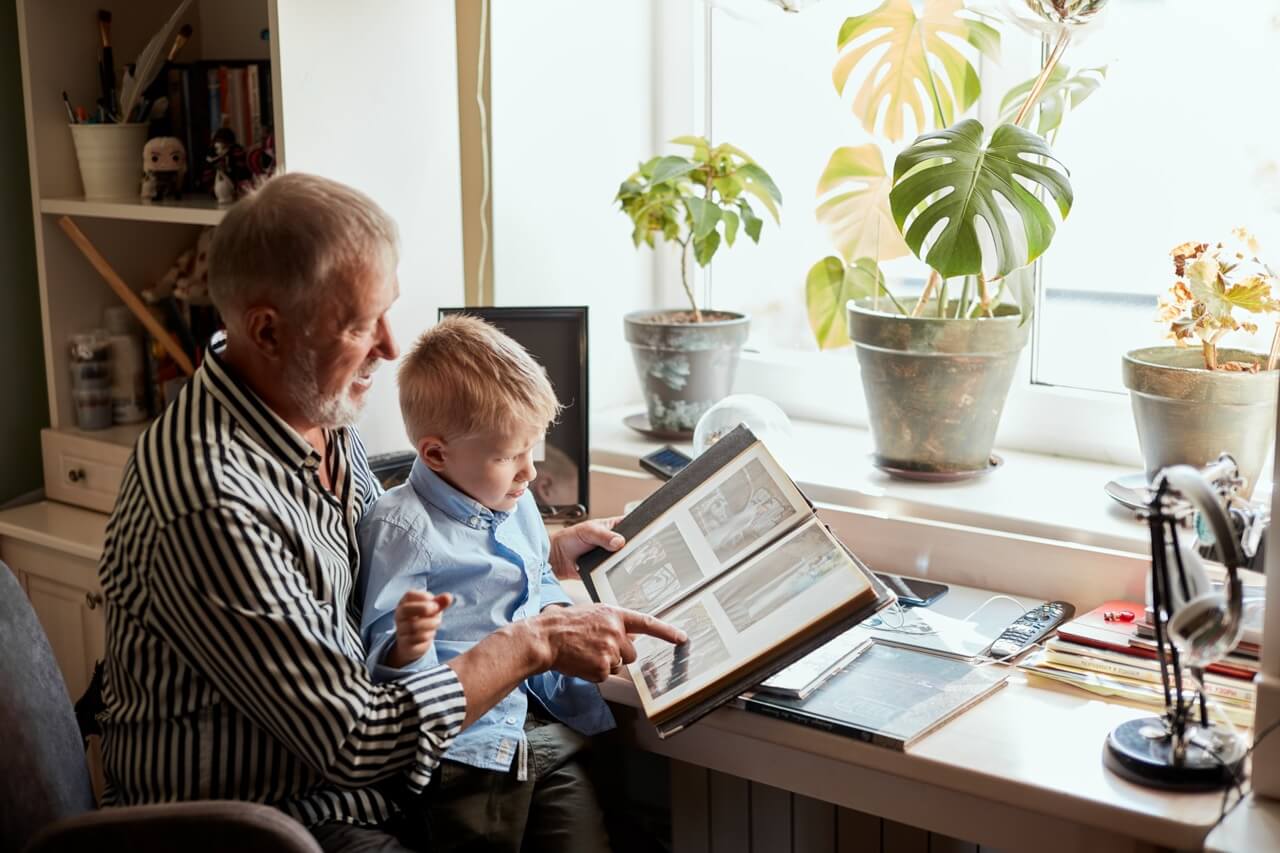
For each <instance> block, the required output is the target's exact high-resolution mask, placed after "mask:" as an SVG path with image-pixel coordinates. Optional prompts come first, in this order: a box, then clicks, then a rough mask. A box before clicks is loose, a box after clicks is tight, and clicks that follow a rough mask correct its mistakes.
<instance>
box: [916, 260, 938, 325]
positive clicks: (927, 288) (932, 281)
mask: <svg viewBox="0 0 1280 853" xmlns="http://www.w3.org/2000/svg"><path fill="white" fill-rule="evenodd" d="M941 278H942V276H940V275H938V271H937V270H932V269H931V270H929V280H928V281H927V282H925V285H924V290H922V291H920V298H919V299H917V300H916V307H914V308H912V309H911V316H912V317H919V316H920V312H921V311H923V310H924V304H925V303H926V302H928V301H929V297H930V296H932V295H933V289H934V288H935V287H937V285H938V281H939V280H940V279H941Z"/></svg>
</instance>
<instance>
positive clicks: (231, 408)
mask: <svg viewBox="0 0 1280 853" xmlns="http://www.w3.org/2000/svg"><path fill="white" fill-rule="evenodd" d="M396 263H397V237H396V229H395V225H394V223H393V222H392V221H391V219H390V218H389V217H388V216H387V215H386V213H385V212H383V211H382V210H381V209H380V208H379V207H378V206H377V205H376V204H374V202H373V201H372V200H370V199H369V198H368V197H366V196H365V195H363V194H362V193H359V192H357V191H355V190H353V189H351V188H349V187H345V186H342V185H341V184H337V183H335V182H332V181H328V180H325V179H322V178H317V177H314V176H309V175H301V174H296V175H285V176H283V177H279V178H276V179H274V180H272V181H270V182H268V183H267V185H266V186H265V187H263V188H262V189H261V190H259V191H258V192H257V193H256V194H254V195H253V196H250V197H249V198H248V199H246V200H244V201H241V202H240V203H239V204H237V205H236V206H235V207H233V208H232V209H231V210H230V211H228V213H227V215H226V217H225V218H224V220H223V222H222V223H221V224H220V225H219V226H218V230H217V232H216V233H215V235H214V240H213V246H212V250H211V258H210V276H209V278H210V280H209V286H210V292H211V294H212V296H213V299H214V301H215V303H216V304H217V306H218V308H219V310H220V312H221V313H222V315H223V318H224V320H225V322H226V325H227V333H226V340H225V346H215V347H214V348H213V349H212V350H211V351H210V352H209V354H208V355H207V357H206V359H205V362H204V364H203V365H202V366H201V367H200V369H199V370H198V371H197V372H196V375H195V376H194V377H193V378H192V380H191V382H190V383H189V384H188V385H187V387H186V388H184V389H183V391H182V392H181V394H180V395H179V396H178V398H177V399H176V400H174V402H173V403H172V404H171V405H170V406H169V407H168V408H167V409H166V410H165V412H164V413H163V414H162V415H161V416H160V418H159V419H158V420H157V421H156V422H155V423H154V424H153V425H152V426H151V427H150V428H149V429H148V430H147V431H146V432H145V433H144V434H143V435H142V437H141V438H140V439H139V441H138V444H137V446H136V448H135V450H134V454H133V456H132V458H131V460H130V462H129V465H128V466H127V469H126V471H125V477H124V481H123V483H122V486H121V492H120V497H119V500H118V501H117V503H116V507H115V510H114V512H113V513H112V515H111V519H110V522H109V523H108V528H107V542H106V547H105V550H104V553H103V557H102V563H101V566H100V569H99V572H100V575H101V578H102V584H103V590H104V593H105V595H106V598H107V611H106V612H107V661H106V679H105V687H104V701H105V703H106V711H105V713H104V715H103V721H104V722H103V729H104V740H103V746H104V757H105V764H106V770H107V791H106V801H107V802H108V803H120V804H126V803H139V802H156V801H172V800H187V799H205V798H228V799H249V800H257V801H261V802H267V803H271V804H273V805H276V806H278V807H279V808H281V809H282V810H284V811H285V812H287V813H289V814H291V815H293V816H294V817H296V818H298V819H299V820H301V821H302V822H303V823H304V824H306V825H307V826H308V827H310V828H311V829H312V831H313V833H314V834H315V835H316V837H317V838H318V839H320V841H321V843H322V845H323V846H325V847H326V848H327V849H333V850H338V849H353V848H356V847H359V848H360V849H378V850H398V849H415V848H418V849H421V848H422V846H423V845H424V843H425V841H424V839H422V838H421V836H420V835H419V834H418V832H417V831H416V830H414V829H413V827H414V826H416V825H417V824H416V823H410V822H406V821H401V820H400V819H399V818H398V816H397V809H396V806H395V805H394V801H393V799H392V795H391V794H390V793H389V792H390V791H393V790H399V789H400V788H407V789H408V790H409V791H410V792H421V791H422V790H423V789H425V787H426V785H427V783H428V782H429V781H430V779H431V775H432V772H433V771H434V769H435V767H436V765H437V762H438V760H439V757H440V755H441V754H442V753H443V752H444V751H445V749H446V748H447V747H448V746H449V744H450V743H451V741H452V740H453V738H454V737H455V736H456V735H457V733H458V732H459V731H460V730H461V729H462V728H464V727H465V726H467V725H468V724H470V723H471V722H472V721H473V720H476V719H478V718H479V717H480V716H482V715H483V714H484V713H485V712H486V711H487V710H488V709H489V708H490V707H492V706H493V705H494V704H495V703H496V702H497V701H498V700H499V699H501V698H502V697H504V696H506V695H507V694H508V693H509V692H511V691H512V690H513V689H515V688H516V687H517V686H518V685H519V684H520V682H522V681H523V680H524V679H525V678H527V677H528V676H530V675H532V674H534V673H537V672H542V671H545V670H549V669H555V670H558V671H560V672H564V673H566V674H569V675H576V676H580V677H584V678H589V679H592V680H595V681H600V680H603V679H604V678H605V677H606V676H607V675H608V673H609V672H610V671H611V670H616V668H617V667H619V666H620V665H621V664H622V663H624V662H630V661H632V660H634V659H635V649H634V647H633V646H632V644H631V641H630V640H629V639H628V633H632V634H634V633H647V634H652V635H653V636H656V637H661V638H663V639H666V640H668V641H671V642H680V641H683V639H684V637H683V635H682V634H680V633H679V632H678V631H677V630H676V629H674V628H671V627H670V626H667V625H665V624H663V623H661V622H658V621H656V620H654V619H653V618H651V617H648V616H644V615H642V614H638V613H632V612H629V611H623V610H618V609H613V608H608V607H604V606H579V607H554V608H550V609H548V610H547V611H545V612H543V613H542V614H540V615H539V616H537V617H534V618H532V619H529V620H524V621H520V622H517V623H515V624H512V625H509V626H507V627H505V628H503V629H501V630H499V631H496V632H495V633H494V634H492V635H490V636H489V637H488V638H487V639H486V640H484V641H482V642H481V643H479V644H478V645H476V647H475V648H474V649H472V650H471V651H469V652H467V653H466V654H464V655H461V656H460V657H458V658H455V659H454V660H452V661H450V662H449V663H448V664H447V665H444V666H439V667H436V668H433V669H430V670H427V671H423V672H420V673H415V674H414V675H412V676H409V677H407V678H405V679H402V680H398V681H395V682H389V683H384V684H374V683H373V682H372V681H371V680H370V678H369V676H368V674H367V672H366V670H365V666H364V650H363V648H362V646H361V643H360V637H359V633H358V622H359V609H358V606H357V604H358V603H357V602H354V601H353V600H352V594H351V592H352V589H353V586H354V581H355V577H356V574H357V572H358V571H359V554H358V551H357V545H356V536H355V526H356V522H357V521H358V520H359V518H360V515H361V513H362V512H363V511H364V510H365V508H366V507H368V506H369V505H370V504H371V503H372V501H373V499H374V498H375V497H376V496H377V495H378V493H379V491H380V490H379V487H378V485H377V483H376V481H375V480H374V478H373V475H372V474H371V472H370V471H369V467H368V464H367V461H366V459H365V452H364V449H363V447H362V446H361V444H360V441H359V438H358V436H357V434H356V432H355V430H354V429H353V428H352V427H351V422H352V421H353V420H354V418H355V416H356V415H357V414H358V412H359V411H360V408H361V405H362V403H363V400H364V397H365V395H366V393H367V392H368V390H369V388H370V385H371V383H372V380H373V374H374V371H375V369H376V367H377V365H378V363H379V362H380V361H383V360H390V359H394V358H395V357H396V354H397V349H396V344H395V341H394V340H393V338H392V335H391V331H390V329H389V327H388V325H387V316H386V315H387V311H388V309H389V308H390V307H391V305H392V303H393V302H394V301H395V299H396V297H397V296H398V293H399V285H398V282H397V279H396ZM595 545H603V546H605V547H613V548H616V547H619V546H620V545H621V537H618V536H617V535H616V534H613V533H611V532H610V531H609V529H608V527H607V526H606V525H603V524H600V523H588V524H582V525H578V526H576V527H573V528H569V529H568V530H566V531H563V532H561V533H559V534H557V535H556V536H555V537H554V538H553V540H552V562H553V565H554V567H555V569H556V571H557V573H558V574H561V575H568V574H571V573H572V570H573V563H574V561H575V560H576V559H577V557H578V556H579V555H581V554H582V553H583V552H585V551H586V550H587V549H588V548H590V547H592V546H595ZM353 617H354V621H353Z"/></svg>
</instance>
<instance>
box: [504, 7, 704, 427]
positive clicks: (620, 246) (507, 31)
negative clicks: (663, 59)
mask: <svg viewBox="0 0 1280 853" xmlns="http://www.w3.org/2000/svg"><path fill="white" fill-rule="evenodd" d="M678 2H681V3H683V2H687V0H678ZM665 5H666V3H665V2H650V0H610V2H607V3H605V2H598V0H540V2H537V3H532V2H529V1H528V0H493V2H492V7H491V13H490V14H491V23H490V30H491V43H492V54H491V74H492V80H491V87H492V101H493V104H492V113H491V114H492V135H493V160H492V162H493V176H494V187H493V218H494V234H493V251H494V295H495V302H496V303H497V304H498V305H589V306H590V309H591V310H590V328H589V335H590V348H591V349H590V351H591V364H590V371H591V408H592V409H601V408H605V407H609V406H617V405H621V404H623V403H628V402H633V401H634V402H636V404H637V408H640V403H639V400H640V392H639V385H638V383H637V381H636V379H635V374H634V369H633V368H632V365H631V355H630V351H629V350H628V348H627V344H626V342H625V341H624V340H623V334H622V317H623V315H624V314H625V313H626V312H627V311H630V310H634V309H637V308H648V307H651V303H652V294H653V292H654V289H653V258H652V253H651V252H649V250H648V249H645V250H644V251H637V250H636V249H634V248H633V247H632V245H631V228H630V224H629V222H628V220H627V219H626V217H625V216H623V214H622V213H620V212H619V211H618V209H617V205H615V204H614V203H613V197H614V194H615V193H616V192H617V190H618V184H620V183H621V182H622V180H623V179H624V178H626V177H627V175H629V174H630V173H631V172H632V171H633V170H634V169H635V168H636V164H637V163H638V162H639V161H641V160H644V159H647V158H648V157H650V156H652V155H653V154H654V153H655V150H656V147H655V146H656V143H657V140H656V139H655V121H656V120H655V113H656V102H655V98H654V95H655V93H654V87H655V78H656V74H655V68H654V61H653V53H654V41H655V39H654V29H655V27H656V26H658V25H659V22H660V18H659V16H660V15H661V14H662V7H663V6H665Z"/></svg>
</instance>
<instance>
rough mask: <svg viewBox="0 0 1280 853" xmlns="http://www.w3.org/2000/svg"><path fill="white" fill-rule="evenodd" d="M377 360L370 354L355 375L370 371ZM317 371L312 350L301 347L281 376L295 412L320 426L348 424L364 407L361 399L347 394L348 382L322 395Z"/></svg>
mask: <svg viewBox="0 0 1280 853" xmlns="http://www.w3.org/2000/svg"><path fill="white" fill-rule="evenodd" d="M378 361H379V359H378V358H377V357H376V356H375V357H373V358H370V359H369V360H368V361H366V362H365V363H364V364H363V365H361V366H360V370H359V371H358V372H357V374H356V375H357V376H365V375H368V374H371V373H372V372H373V371H374V369H375V368H376V366H377V364H378ZM318 373H319V371H318V370H317V369H316V354H315V352H314V351H311V350H304V351H303V352H302V353H301V354H300V355H299V357H298V360H297V361H296V362H293V363H292V364H291V365H290V366H289V368H288V369H287V370H286V371H285V376H284V377H282V379H283V380H284V383H285V388H286V389H288V394H289V397H290V400H291V401H292V402H293V405H294V406H295V407H297V410H298V414H299V415H300V416H301V417H302V418H303V419H304V420H305V421H307V422H308V423H311V424H314V425H315V426H318V427H321V428H322V429H337V428H338V427H344V426H351V425H352V424H354V423H355V422H356V419H357V418H359V417H360V412H361V411H362V410H363V409H364V401H363V400H356V399H354V398H353V397H352V396H351V386H350V384H348V385H346V386H345V387H343V388H342V389H340V390H339V391H337V392H336V393H334V394H329V395H327V396H326V395H325V394H324V393H323V392H322V391H321V390H320V381H319V377H318Z"/></svg>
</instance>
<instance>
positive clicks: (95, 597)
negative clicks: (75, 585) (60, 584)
mask: <svg viewBox="0 0 1280 853" xmlns="http://www.w3.org/2000/svg"><path fill="white" fill-rule="evenodd" d="M84 606H85V607H87V608H89V609H90V610H97V609H98V608H99V607H101V606H102V593H100V592H86V593H85V594H84Z"/></svg>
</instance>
